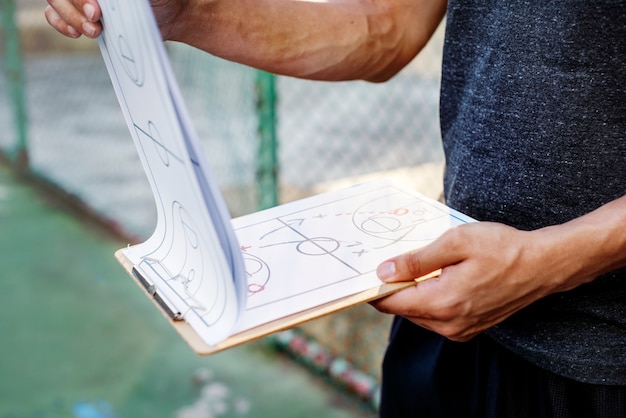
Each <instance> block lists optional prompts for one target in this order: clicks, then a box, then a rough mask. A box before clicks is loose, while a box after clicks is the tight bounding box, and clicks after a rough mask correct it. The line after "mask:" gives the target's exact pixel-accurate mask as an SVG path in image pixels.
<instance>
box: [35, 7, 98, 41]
mask: <svg viewBox="0 0 626 418" xmlns="http://www.w3.org/2000/svg"><path fill="white" fill-rule="evenodd" d="M48 4H49V5H48V7H46V10H45V12H44V14H45V15H46V20H48V23H49V24H50V25H51V26H52V27H53V28H55V29H56V30H57V31H59V32H60V33H62V34H63V35H65V36H69V37H70V38H78V37H79V36H81V35H85V36H87V37H89V38H96V37H98V35H100V33H101V32H102V25H101V24H100V22H99V20H100V16H101V15H102V12H101V11H100V6H99V5H98V2H97V1H96V0H48Z"/></svg>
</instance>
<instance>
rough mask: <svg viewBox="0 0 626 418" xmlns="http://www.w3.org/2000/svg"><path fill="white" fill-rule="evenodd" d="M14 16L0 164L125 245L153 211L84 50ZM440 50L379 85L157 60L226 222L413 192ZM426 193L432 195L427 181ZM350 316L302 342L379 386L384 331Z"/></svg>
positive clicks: (178, 58) (435, 140) (189, 59)
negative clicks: (357, 196) (80, 209)
mask: <svg viewBox="0 0 626 418" xmlns="http://www.w3.org/2000/svg"><path fill="white" fill-rule="evenodd" d="M15 4H16V3H15V2H14V0H0V6H1V8H0V13H1V20H0V22H1V23H0V36H1V38H0V58H1V59H2V72H1V73H0V124H1V126H2V128H3V129H2V130H1V131H0V155H2V156H3V159H5V160H8V161H10V163H11V164H12V165H13V166H15V167H16V168H17V169H19V170H20V171H26V172H28V173H30V174H32V175H34V176H36V177H37V178H40V179H44V180H45V182H47V183H49V184H53V185H55V187H57V188H58V190H61V191H63V192H64V193H66V194H67V195H70V196H73V197H75V198H76V199H77V200H78V201H80V202H83V203H84V204H85V207H88V208H89V209H90V210H92V211H93V212H94V213H96V214H98V215H99V216H102V217H103V218H106V219H109V220H112V221H114V223H115V224H116V225H119V226H120V228H121V229H123V230H124V231H127V232H128V233H129V234H131V235H135V236H138V237H145V236H147V235H148V234H149V233H150V232H151V230H152V228H153V225H154V222H155V217H156V212H155V210H154V202H153V200H152V196H151V192H150V189H149V186H148V184H147V181H146V180H145V177H144V174H143V172H142V168H141V165H140V164H139V161H138V158H137V155H136V153H135V150H134V146H133V143H132V140H131V137H130V135H129V134H128V132H127V128H126V126H125V123H124V120H123V118H122V114H121V111H120V109H119V106H118V104H117V102H116V99H115V96H114V92H113V89H112V88H111V84H110V81H109V79H108V76H107V74H106V70H105V67H104V64H103V62H102V59H101V57H100V56H99V52H98V49H97V46H96V44H95V42H89V41H87V40H83V41H68V40H66V39H61V38H62V37H61V36H60V35H56V34H55V33H54V31H53V30H52V29H50V28H49V27H48V26H47V25H46V24H45V22H44V19H43V5H40V4H39V2H35V1H31V0H23V1H20V2H19V3H17V4H18V8H17V10H15V8H14V5H15ZM29 7H30V9H32V8H33V7H34V8H35V9H37V8H39V9H41V10H36V13H34V14H32V13H30V12H32V10H26V9H28V8H29ZM29 13H30V14H29ZM16 16H17V18H16ZM33 16H35V17H33ZM16 22H19V24H16ZM20 37H21V38H22V39H21V42H20ZM33 39H35V41H33ZM79 42H80V47H76V45H79ZM440 44H441V31H439V32H438V34H437V36H436V39H435V41H434V42H433V43H432V45H429V47H428V48H427V50H426V51H425V52H424V53H422V54H421V55H420V57H418V58H417V59H416V61H415V62H414V63H412V64H411V65H409V67H407V68H406V69H405V70H404V71H403V72H402V73H400V74H399V75H398V76H396V77H394V79H392V80H391V81H389V82H387V83H383V84H371V83H367V82H346V83H324V82H311V81H304V80H298V79H293V78H288V77H274V76H271V75H268V74H265V73H259V72H257V71H255V70H252V69H250V68H247V67H244V66H241V65H237V64H233V63H229V62H225V61H223V60H220V59H217V58H214V57H211V56H209V55H207V54H205V53H202V52H200V51H198V50H195V49H193V48H189V47H187V46H184V45H179V44H174V43H172V44H168V50H169V53H170V57H171V60H172V63H173V67H174V71H175V73H176V76H177V79H178V81H179V84H180V86H181V90H182V93H183V97H185V101H186V102H187V105H188V108H189V110H190V113H191V119H192V121H193V123H194V124H195V126H196V128H197V130H198V133H199V136H200V138H201V142H202V144H203V145H204V147H205V150H206V152H207V156H208V159H209V162H210V164H211V168H212V170H213V172H214V175H215V177H216V178H217V180H218V183H219V185H220V188H221V190H222V192H223V194H224V196H225V198H226V201H227V203H228V206H229V208H230V210H231V213H232V214H233V216H237V215H242V214H245V213H249V212H252V211H255V210H257V209H258V208H261V207H268V206H273V205H274V204H276V203H277V202H279V201H280V202H286V201H290V200H293V199H296V198H300V197H303V196H306V195H309V194H311V193H316V192H321V191H324V190H328V189H330V188H333V187H334V186H335V185H337V184H339V183H341V182H342V181H345V182H347V183H350V182H354V181H359V179H360V178H361V176H366V175H368V174H371V173H376V175H385V174H388V173H403V174H404V175H405V176H408V177H409V179H410V181H417V182H419V181H420V180H424V179H422V178H421V177H422V174H415V173H420V172H419V171H417V172H416V171H414V170H415V168H416V167H417V168H419V167H424V166H425V165H428V164H434V165H436V166H438V165H440V162H441V159H442V153H441V148H440V143H439V126H438V117H437V116H438V96H439V62H440V55H439V46H440ZM20 45H22V47H21V48H20ZM42 45H43V46H42ZM418 177H419V178H418ZM346 179H347V180H346ZM427 181H428V182H434V183H435V184H434V186H433V187H435V188H436V187H438V179H437V178H436V177H435V179H434V180H430V179H427ZM420 184H424V183H423V182H422V183H420ZM358 309H359V310H358V311H348V312H347V313H345V314H343V316H340V315H338V316H333V317H330V318H327V319H325V320H324V321H319V322H315V323H313V324H310V325H308V326H306V327H304V328H303V329H304V330H305V331H306V332H307V333H309V334H311V335H313V336H314V337H315V338H316V339H318V340H320V341H323V343H324V344H325V345H326V346H329V347H331V348H332V350H333V351H334V352H335V353H336V354H337V353H340V354H342V355H344V356H345V357H347V358H349V359H350V360H351V361H352V362H353V363H355V364H357V365H358V366H359V368H360V369H363V370H366V371H367V372H368V373H370V374H371V375H374V376H376V377H378V376H379V366H380V356H381V355H382V351H383V350H384V346H385V342H386V334H387V328H388V325H389V318H387V317H385V316H383V315H380V314H378V313H377V312H375V311H373V309H371V308H369V307H368V306H364V307H359V308H358ZM368 309H369V310H368ZM355 312H356V313H355Z"/></svg>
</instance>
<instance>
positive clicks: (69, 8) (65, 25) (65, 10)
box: [44, 0, 189, 39]
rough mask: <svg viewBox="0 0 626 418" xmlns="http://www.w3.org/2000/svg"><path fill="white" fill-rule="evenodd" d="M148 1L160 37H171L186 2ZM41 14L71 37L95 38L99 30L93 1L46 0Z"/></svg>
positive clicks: (94, 1)
mask: <svg viewBox="0 0 626 418" xmlns="http://www.w3.org/2000/svg"><path fill="white" fill-rule="evenodd" d="M125 1H130V0H125ZM151 4H152V9H153V11H154V16H155V18H156V20H157V23H158V25H159V28H160V30H161V34H162V35H163V39H171V37H172V33H173V30H174V27H175V24H176V23H177V22H178V21H179V17H180V16H181V15H182V13H183V11H184V10H185V9H186V7H187V5H188V4H189V1H188V0H151ZM44 14H45V16H46V20H47V21H48V23H49V24H50V25H51V26H52V27H53V28H55V29H56V30H57V31H59V32H60V33H62V34H63V35H65V36H69V37H70V38H78V37H80V36H81V35H85V36H87V37H89V38H97V37H98V36H99V35H100V33H102V24H101V23H100V18H101V17H102V10H101V9H100V5H99V4H98V2H97V1H96V0H48V6H47V7H46V9H45V11H44Z"/></svg>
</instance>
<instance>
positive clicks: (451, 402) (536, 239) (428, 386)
mask: <svg viewBox="0 0 626 418" xmlns="http://www.w3.org/2000/svg"><path fill="white" fill-rule="evenodd" d="M49 3H50V6H49V7H48V8H47V9H46V17H47V19H48V21H49V22H50V24H51V25H52V26H53V27H55V28H56V29H57V30H58V31H60V32H61V33H63V34H65V35H67V36H71V37H78V36H80V35H81V34H84V35H87V36H89V37H95V36H97V35H98V34H99V32H100V30H101V26H100V24H99V23H98V21H99V18H100V13H101V12H100V9H99V8H98V6H97V3H96V1H95V0H49ZM448 3H449V4H446V2H445V1H443V0H344V1H341V0H337V1H332V0H330V1H312V0H311V1H305V0H212V1H209V0H204V1H202V0H187V1H156V0H155V1H153V2H152V5H153V9H154V11H155V15H156V17H157V21H158V23H159V27H160V29H161V33H162V35H163V37H164V38H165V39H171V40H178V41H182V42H186V43H188V44H191V45H193V46H196V47H198V48H201V49H203V50H205V51H207V52H209V53H212V54H215V55H218V56H220V57H223V58H226V59H230V60H233V61H237V62H240V63H243V64H247V65H251V66H254V67H257V68H261V69H264V70H267V71H272V72H275V73H279V74H286V75H291V76H296V77H302V78H310V79H322V80H347V79H363V80H369V81H374V82H379V81H384V80H387V79H388V78H390V77H392V76H393V75H394V74H396V73H397V72H398V71H399V70H400V69H402V68H403V67H404V66H405V65H406V64H407V63H408V62H410V61H411V59H412V58H413V57H415V55H416V54H417V53H418V52H419V51H420V50H421V48H422V47H423V46H424V44H425V43H426V42H427V41H428V39H429V38H430V36H431V35H432V33H433V31H434V30H435V28H436V27H437V25H438V24H439V22H440V21H441V19H442V18H443V16H444V14H446V12H447V20H446V25H447V26H446V41H445V49H444V62H443V74H442V88H441V112H440V113H441V128H442V137H443V145H444V150H445V153H446V173H445V183H444V184H445V197H446V202H447V203H448V204H449V205H450V206H452V207H454V208H456V209H459V210H461V211H463V212H465V213H467V214H468V215H470V216H473V217H475V218H477V219H478V220H481V221H484V222H480V223H475V224H470V225H464V226H461V227H457V228H455V229H453V230H451V231H449V232H447V233H446V234H444V235H443V236H442V237H441V238H440V239H438V240H437V241H436V242H434V243H433V244H431V245H429V246H427V247H424V248H422V249H419V250H415V251H413V252H410V253H408V254H403V255H399V256H397V257H395V258H393V259H391V260H387V261H384V262H382V263H381V264H380V266H379V269H378V274H379V276H380V277H381V279H382V280H385V281H398V280H410V279H411V278H414V277H418V276H421V275H423V274H426V273H428V272H431V271H434V270H437V269H442V272H441V276H440V278H439V279H437V280H430V281H426V282H424V283H421V284H419V285H418V286H415V287H413V288H410V289H407V290H405V291H402V292H400V293H397V294H395V295H393V296H390V297H387V298H385V299H382V300H380V301H377V302H375V303H374V305H375V306H376V308H378V309H379V310H381V311H383V312H388V313H393V314H396V315H398V316H397V318H396V320H395V322H394V327H393V330H392V334H391V339H390V345H389V349H388V351H387V355H386V358H385V363H384V366H383V397H382V405H381V415H382V416H389V417H392V416H393V417H400V416H411V417H414V416H425V417H431V416H437V417H455V416H474V417H485V416H493V417H507V416H520V417H557V416H567V417H569V416H581V417H592V416H601V417H612V416H615V417H624V416H626V309H625V308H626V284H625V280H626V270H625V269H624V267H625V266H626V87H625V86H626V83H624V76H623V69H624V68H626V1H619V0H599V1H594V2H589V4H587V3H586V2H582V1H578V2H571V1H557V0H554V1H549V2H537V3H536V4H535V2H507V1H500V2H498V1H482V2H480V1H460V0H459V1H457V0H450V1H449V2H448ZM381 261H382V260H381Z"/></svg>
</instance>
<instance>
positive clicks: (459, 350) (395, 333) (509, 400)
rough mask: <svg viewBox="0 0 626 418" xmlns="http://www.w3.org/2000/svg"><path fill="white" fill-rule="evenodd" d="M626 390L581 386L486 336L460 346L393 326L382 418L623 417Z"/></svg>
mask: <svg viewBox="0 0 626 418" xmlns="http://www.w3.org/2000/svg"><path fill="white" fill-rule="evenodd" d="M625 403H626V387H624V386H602V385H591V384H586V383H580V382H576V381H573V380H571V379H568V378H564V377H561V376H558V375H556V374H554V373H551V372H548V371H545V370H543V369H540V368H538V367H536V366H534V365H532V364H530V363H528V362H527V361H525V360H523V359H521V358H519V357H518V356H516V355H514V354H512V353H511V352H510V351H508V350H506V349H505V348H503V347H502V346H500V345H499V344H497V343H495V342H494V341H493V340H492V339H490V338H489V337H487V336H483V335H481V336H478V337H476V338H474V339H472V340H471V341H469V342H465V343H457V342H452V341H450V340H448V339H446V338H443V337H441V336H439V335H437V334H434V333H432V332H430V331H427V330H424V329H422V328H420V327H418V326H416V325H414V324H412V323H411V322H409V321H406V320H404V319H398V318H396V320H395V321H394V327H393V329H392V338H391V342H390V345H389V348H388V350H387V354H386V356H385V360H384V363H383V385H382V398H381V407H380V416H381V417H383V418H401V417H411V418H416V417H428V418H431V417H432V418H434V417H442V418H454V417H476V418H488V417H493V418H507V417H519V418H548V417H549V418H560V417H567V418H572V417H581V418H593V417H603V418H609V417H610V418H613V417H615V418H625V417H626V405H625Z"/></svg>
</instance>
